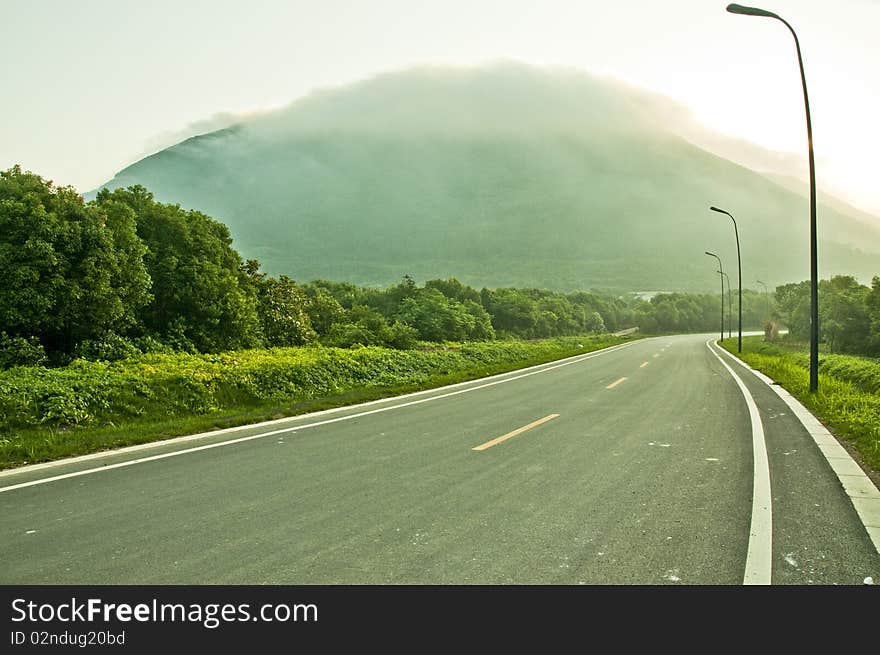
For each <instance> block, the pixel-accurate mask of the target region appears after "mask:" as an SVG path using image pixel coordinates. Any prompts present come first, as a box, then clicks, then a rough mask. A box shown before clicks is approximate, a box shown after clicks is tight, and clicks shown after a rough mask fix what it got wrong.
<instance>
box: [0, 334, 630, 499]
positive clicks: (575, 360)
mask: <svg viewBox="0 0 880 655" xmlns="http://www.w3.org/2000/svg"><path fill="white" fill-rule="evenodd" d="M636 343H638V341H630V342H629V343H624V344H620V345H618V346H611V347H610V348H604V349H602V350H596V351H594V352H591V353H587V354H584V355H574V356H573V357H571V358H569V359H565V360H561V361H560V362H558V363H555V364H552V365H550V366H548V365H547V364H537V365H535V366H531V367H528V368H524V369H520V371H528V372H527V373H520V374H519V375H513V376H511V375H510V374H511V373H513V372H514V371H508V372H507V373H499V374H497V375H492V376H489V377H487V378H481V379H482V380H491V382H486V383H485V384H479V385H477V386H470V387H467V388H465V389H457V390H456V391H447V392H446V393H442V394H438V395H435V396H430V397H428V398H420V399H418V400H410V401H408V402H405V403H399V404H397V405H391V406H389V407H379V408H377V409H371V410H368V411H364V412H358V413H356V414H348V415H346V416H338V417H336V418H330V419H326V420H323V421H315V422H313V423H306V424H304V425H295V426H291V427H286V428H279V429H277V430H269V431H268V432H260V433H258V434H252V435H248V436H246V437H238V438H237V439H229V440H228V441H218V442H216V443H210V444H206V445H204V446H195V447H192V448H184V449H181V450H175V451H171V452H167V453H161V454H159V455H151V456H149V457H140V458H138V459H132V460H127V461H124V462H117V463H115V464H107V465H103V466H97V467H96V468H91V469H83V470H81V471H73V472H71V473H62V474H60V475H54V476H51V477H48V478H40V479H38V480H30V481H28V482H21V483H18V484H11V485H9V486H6V487H0V493H3V492H5V491H13V490H15V489H24V488H26V487H34V486H37V485H40V484H46V483H48V482H56V481H58V480H66V479H68V478H76V477H80V476H83V475H91V474H92V473H99V472H101V471H111V470H113V469H118V468H124V467H126V466H134V465H135V464H143V463H146V462H153V461H157V460H160V459H167V458H169V457H177V456H178V455H185V454H188V453H195V452H199V451H202V450H211V449H213V448H220V447H222V446H230V445H233V444H239V443H244V442H246V441H253V440H255V439H262V438H264V437H271V436H275V435H278V434H286V433H290V432H296V431H297V430H305V429H307V428H313V427H318V426H321V425H328V424H330V423H338V422H340V421H350V420H352V419H355V418H360V417H362V416H368V415H370V414H379V413H381V412H390V411H392V410H395V409H401V408H403V407H409V406H411V405H420V404H422V403H427V402H431V401H434V400H440V399H442V398H449V397H450V396H457V395H459V394H463V393H470V392H471V391H478V390H479V389H485V388H487V387H492V386H495V385H496V384H504V383H506V382H513V381H514V380H520V379H522V378H526V377H530V376H532V375H537V374H539V373H546V372H547V371H552V370H555V369H557V368H562V367H563V366H570V365H571V364H579V363H580V362H584V361H586V360H588V359H593V358H594V357H599V356H601V355H605V354H608V353H611V352H615V351H617V350H621V349H623V348H627V347H629V346H632V345H633V344H636ZM508 376H509V377H508ZM499 378H500V379H499ZM479 381H480V380H479V379H478V380H470V381H468V382H458V383H456V384H452V385H449V386H447V387H438V388H437V389H425V390H423V391H416V392H414V393H411V394H407V395H404V396H397V397H396V398H382V399H379V400H372V401H370V402H367V403H363V404H362V405H355V406H353V407H367V406H370V405H375V404H378V403H383V402H390V401H394V400H400V399H402V398H412V397H414V396H421V395H424V394H427V393H431V392H435V393H436V392H437V391H442V390H443V389H453V388H457V387H461V386H464V385H467V384H474V383H475V382H479ZM353 407H335V408H333V409H328V410H324V411H321V412H315V413H314V414H303V415H302V416H292V417H288V418H284V419H277V420H275V421H267V422H266V423H265V424H264V425H272V424H277V423H280V422H290V421H297V420H303V419H308V418H314V417H317V416H322V415H327V414H330V413H335V412H340V411H343V410H346V409H348V410H351V409H353ZM260 425H261V424H255V425H249V426H247V425H243V426H239V427H236V428H226V429H223V430H217V431H215V432H208V433H204V434H200V435H189V436H186V437H180V438H179V441H181V442H186V441H192V440H195V439H200V438H206V437H210V436H212V435H214V434H222V433H225V432H234V431H239V430H245V429H248V428H250V429H254V428H258V427H260ZM162 444H165V445H167V444H168V440H165V441H163V442H153V443H152V444H141V445H139V446H132V447H131V448H130V450H131V451H136V450H141V449H145V448H148V447H150V446H158V445H162ZM127 451H129V449H124V450H123V451H108V452H107V453H106V454H105V453H93V454H91V455H83V456H82V457H81V458H75V459H76V460H77V461H81V460H84V459H87V460H91V459H100V458H103V457H105V456H110V455H114V454H116V455H118V454H122V453H123V452H127ZM65 463H67V464H69V463H72V461H71V460H67V461H65V460H58V461H57V462H48V463H46V464H37V465H35V468H41V469H42V468H50V467H54V466H61V465H63V464H65ZM30 470H33V469H30ZM26 472H27V470H25V469H10V470H8V471H3V472H0V477H5V476H11V475H15V474H17V473H26Z"/></svg>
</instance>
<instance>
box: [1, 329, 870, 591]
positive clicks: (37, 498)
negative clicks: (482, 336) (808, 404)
mask: <svg viewBox="0 0 880 655" xmlns="http://www.w3.org/2000/svg"><path fill="white" fill-rule="evenodd" d="M709 336H710V335H702V336H678V337H661V338H653V339H644V340H638V341H634V342H631V343H628V344H626V345H625V346H623V347H618V348H616V349H611V350H608V351H602V352H599V353H593V354H590V355H587V356H582V357H579V358H575V359H572V360H566V361H564V362H559V363H554V364H548V365H544V366H541V367H536V368H533V369H529V370H527V371H521V372H514V373H510V374H505V375H502V376H496V377H494V378H491V379H487V380H482V381H475V382H471V383H466V384H463V385H456V386H454V387H452V388H446V389H441V390H435V391H431V392H423V393H420V394H414V395H410V396H408V397H403V398H400V399H390V400H385V401H378V402H374V403H370V404H368V405H366V406H361V407H353V408H345V409H340V410H332V411H329V412H322V413H320V414H318V415H312V416H306V417H299V418H294V419H285V420H283V421H280V422H273V423H271V424H269V425H263V426H255V427H254V426H252V427H248V428H246V429H237V430H232V431H226V432H223V433H220V434H216V435H213V436H210V437H204V438H199V439H195V440H186V439H184V440H179V441H175V442H173V443H170V444H169V443H166V444H163V445H160V446H155V447H148V448H140V449H135V450H133V451H132V452H126V453H116V454H111V455H108V456H100V457H96V458H88V459H85V460H82V461H76V462H68V463H63V464H60V465H53V466H49V467H45V468H42V469H37V470H27V471H20V472H16V473H12V474H6V475H3V476H0V514H2V526H0V552H2V553H3V561H2V567H0V583H2V584H313V583H322V584H566V585H568V584H619V585H630V584H648V585H655V584H685V585H695V584H700V585H704V584H712V585H716V584H717V585H728V584H730V585H739V584H742V583H743V582H744V580H745V579H746V578H747V577H748V575H749V567H752V568H753V569H755V570H757V571H758V573H757V574H756V575H758V576H759V578H760V575H761V572H760V571H761V570H762V566H763V565H762V563H761V562H762V559H761V558H762V553H763V556H765V559H766V568H765V573H766V575H767V576H768V577H767V579H766V580H765V581H764V582H772V583H774V584H859V585H860V584H862V583H863V580H864V579H865V578H866V577H868V576H872V577H873V579H874V580H880V555H878V553H877V550H876V548H875V547H874V545H873V543H872V542H871V540H870V538H869V536H868V533H867V532H866V530H865V527H864V526H863V524H862V523H861V521H860V520H859V517H858V515H857V513H856V511H855V510H854V508H853V504H852V502H851V501H850V500H849V498H848V497H847V496H846V495H845V494H844V492H843V489H842V487H841V485H840V483H839V481H838V479H837V477H836V476H835V474H834V472H833V471H832V470H831V468H830V467H829V464H828V462H827V460H826V459H825V458H824V456H823V455H822V453H821V452H820V450H819V449H818V448H817V446H816V444H815V443H814V442H813V441H812V438H811V437H810V435H809V433H808V432H807V431H806V429H804V427H803V426H802V425H801V424H800V422H798V421H797V420H796V419H795V417H794V416H792V413H791V411H790V410H789V408H788V407H787V406H786V405H785V404H784V403H783V402H782V400H781V399H780V398H779V397H778V396H777V395H776V394H775V393H774V392H773V391H772V390H771V389H770V388H769V387H768V386H767V385H766V384H764V383H763V382H761V381H760V380H758V379H757V378H755V377H754V375H752V374H751V373H749V372H748V371H746V369H744V368H742V367H740V366H738V365H736V364H734V363H732V362H731V363H730V366H731V368H732V369H734V370H735V371H736V373H737V374H738V375H740V376H741V377H742V380H743V384H744V385H745V387H746V388H747V390H748V391H749V392H750V395H751V396H752V397H753V398H754V401H755V406H756V408H757V411H758V412H759V415H760V419H761V420H760V424H761V425H762V426H763V432H764V442H765V443H766V464H767V472H768V473H769V490H767V491H768V493H769V496H768V499H767V500H768V502H767V503H765V505H766V506H764V505H761V502H757V503H756V509H755V511H754V512H753V489H756V488H757V487H756V486H755V480H756V479H760V477H761V476H760V473H759V474H758V478H756V477H755V471H756V468H757V467H756V466H755V461H756V459H755V458H754V457H753V452H758V451H757V450H755V448H756V446H755V444H756V443H757V442H756V441H755V435H754V434H753V420H752V417H751V416H750V412H749V407H748V405H747V402H746V400H745V396H744V394H743V393H742V391H741V390H740V388H739V386H738V384H737V382H736V380H735V379H734V377H733V375H732V373H731V371H730V370H728V369H727V368H726V367H725V366H724V365H723V364H722V362H721V360H720V359H719V357H718V356H717V355H715V354H713V352H712V351H711V349H710V346H709V345H708V344H707V341H708V340H709ZM726 361H730V360H726ZM480 446H483V448H482V449H480V450H475V448H477V447H480ZM758 459H759V460H760V457H759V458H758ZM132 460H139V461H138V462H136V463H131V462H132ZM144 460H146V461H144ZM759 464H760V462H759ZM47 478H50V479H49V480H48V481H46V480H47ZM758 486H760V485H758ZM755 498H756V499H758V501H761V493H760V490H759V492H758V493H757V494H756V495H755ZM771 499H772V500H771ZM759 505H760V506H759ZM762 512H764V514H766V516H764V518H765V519H768V522H766V524H764V528H763V529H764V532H765V534H762V523H761V521H762V519H761V516H762ZM753 513H754V514H755V515H756V517H757V519H756V522H753ZM751 533H754V534H753V535H752V536H751V537H750V534H751ZM753 573H754V571H753Z"/></svg>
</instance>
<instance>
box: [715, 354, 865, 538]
mask: <svg viewBox="0 0 880 655" xmlns="http://www.w3.org/2000/svg"><path fill="white" fill-rule="evenodd" d="M716 346H717V343H716ZM718 349H719V350H720V351H721V352H723V353H724V354H725V355H727V356H728V357H730V358H731V359H732V360H733V361H735V362H736V363H737V364H739V365H740V366H742V367H743V368H745V369H747V370H749V371H751V372H752V373H753V374H754V375H755V377H757V378H758V379H759V380H761V381H762V382H764V383H765V384H766V385H767V386H768V387H770V388H771V389H773V391H775V392H776V395H777V396H779V397H780V398H781V399H782V401H783V402H784V403H785V404H786V405H788V407H789V409H791V411H792V413H793V414H794V415H795V416H796V417H797V419H798V420H799V421H800V422H801V424H802V425H803V426H804V428H805V429H806V431H807V432H809V434H810V436H811V437H813V441H815V442H816V445H817V446H818V447H819V450H820V451H822V454H823V455H824V456H825V459H826V460H827V461H828V464H829V465H830V466H831V469H832V470H833V471H834V473H835V475H837V479H838V480H840V484H841V486H842V487H843V490H844V491H845V492H846V495H847V496H848V497H849V499H850V501H851V502H852V504H853V507H854V508H855V510H856V513H857V514H858V515H859V519H861V521H862V525H864V526H865V530H866V531H867V532H868V536H869V537H870V538H871V541H872V542H873V543H874V548H875V549H876V550H877V552H878V553H880V490H878V489H877V487H876V486H874V483H873V482H872V481H871V478H869V477H868V476H867V475H865V472H864V471H863V470H862V468H861V467H860V466H859V465H858V464H857V463H856V462H855V460H853V458H852V457H850V454H849V453H848V452H847V451H846V449H845V448H844V447H843V446H841V445H840V442H839V441H838V440H837V437H835V436H834V435H833V434H831V432H829V431H828V428H826V427H825V426H824V425H822V423H821V422H820V421H819V419H817V418H816V417H815V416H814V415H813V414H812V413H811V412H810V410H808V409H807V408H806V407H804V406H803V404H801V402H800V401H799V400H798V399H797V398H795V397H794V396H792V395H791V394H790V393H789V392H788V391H786V390H785V389H783V388H782V387H781V386H780V385H779V384H777V383H776V382H774V381H773V380H772V379H770V378H769V377H767V376H766V375H764V374H763V373H761V371H759V370H757V369H754V368H752V367H751V366H749V365H748V364H747V363H745V362H744V361H742V360H741V359H740V358H739V357H737V356H736V355H734V354H732V353H730V352H728V351H727V350H726V349H724V348H721V347H719V348H718Z"/></svg>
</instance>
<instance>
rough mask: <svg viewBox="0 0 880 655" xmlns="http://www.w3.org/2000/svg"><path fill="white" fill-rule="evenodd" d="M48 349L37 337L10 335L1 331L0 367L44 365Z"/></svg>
mask: <svg viewBox="0 0 880 655" xmlns="http://www.w3.org/2000/svg"><path fill="white" fill-rule="evenodd" d="M45 363H46V351H45V350H44V349H43V346H42V344H41V343H40V340H39V339H37V338H36V337H28V338H27V339H25V338H24V337H10V336H9V335H8V334H6V332H0V369H3V368H12V367H13V366H42V365H43V364H45Z"/></svg>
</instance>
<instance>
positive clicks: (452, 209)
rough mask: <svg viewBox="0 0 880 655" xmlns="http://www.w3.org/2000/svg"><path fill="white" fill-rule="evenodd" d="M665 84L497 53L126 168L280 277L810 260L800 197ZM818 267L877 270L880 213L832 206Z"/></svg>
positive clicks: (675, 277) (633, 276)
mask: <svg viewBox="0 0 880 655" xmlns="http://www.w3.org/2000/svg"><path fill="white" fill-rule="evenodd" d="M670 108H672V110H673V111H674V109H675V108H674V106H673V105H670V103H669V102H668V101H666V100H664V99H663V98H660V97H657V96H653V95H649V94H647V93H644V92H641V91H636V90H634V89H631V88H628V87H624V86H622V85H619V84H616V83H613V82H609V81H607V80H600V79H595V78H592V77H589V76H586V75H583V74H580V73H573V72H566V71H543V70H536V69H531V68H527V67H524V66H520V65H513V64H505V65H496V66H491V67H486V68H481V69H467V70H455V69H433V68H427V69H415V70H411V71H405V72H402V73H395V74H388V75H383V76H379V77H376V78H373V79H371V80H367V81H365V82H361V83H358V84H355V85H352V86H349V87H345V88H342V89H338V90H334V91H328V92H322V93H318V94H315V95H312V96H310V97H308V98H306V99H304V100H301V101H299V102H297V103H294V104H293V105H291V106H290V107H288V108H287V109H284V110H280V111H278V112H275V113H273V114H270V115H265V116H263V117H260V118H258V119H253V120H250V121H247V122H244V123H241V124H239V125H235V126H233V127H231V128H228V129H225V130H221V131H218V132H213V133H210V134H207V135H203V136H198V137H193V138H191V139H188V140H186V141H184V142H182V143H180V144H178V145H176V146H173V147H171V148H168V149H166V150H163V151H161V152H159V153H156V154H155V155H152V156H151V157H147V158H146V159H143V160H141V161H139V162H137V163H136V164H133V165H132V166H129V167H128V168H126V169H125V170H123V171H121V172H120V173H119V174H118V175H117V176H116V177H114V179H113V180H111V181H110V182H109V183H108V184H107V186H109V187H110V188H115V187H118V186H129V185H132V184H142V185H144V186H146V187H147V188H149V189H151V190H152V191H153V192H154V193H155V194H156V197H157V198H158V199H159V200H162V201H163V202H174V203H179V204H181V205H183V206H186V207H193V208H198V209H200V210H202V211H205V212H206V213H208V214H210V215H212V216H213V217H215V218H217V219H218V220H221V221H223V222H224V223H226V224H227V225H228V226H229V227H230V230H231V232H232V234H233V236H234V238H235V245H236V247H237V248H238V250H239V251H240V252H242V254H243V255H244V256H245V257H255V258H257V259H259V260H260V261H261V262H262V263H263V265H264V268H265V269H266V270H267V271H269V272H271V273H274V274H282V273H283V274H287V275H289V276H291V277H293V278H294V279H297V280H301V281H308V280H311V279H314V278H318V277H323V278H328V279H333V280H340V281H342V280H345V281H351V282H356V283H360V284H381V285H384V284H388V283H392V282H395V281H397V280H399V279H400V278H401V277H402V276H403V275H404V274H410V275H412V276H413V277H415V278H416V279H428V278H434V277H447V276H451V275H454V276H456V277H458V278H459V279H461V280H462V281H464V282H466V283H470V284H473V285H475V286H483V285H485V286H504V285H516V286H538V287H547V288H553V289H577V288H606V289H615V290H635V289H681V290H714V289H715V288H716V284H717V276H716V274H715V273H714V270H715V267H714V265H713V263H712V261H714V260H710V259H709V258H708V257H706V256H705V255H704V254H703V252H704V251H705V250H713V251H715V252H717V253H718V254H719V255H720V256H721V258H722V260H723V261H724V265H725V269H726V271H728V272H729V273H731V276H732V277H731V279H732V280H734V283H735V270H736V268H735V260H736V247H735V241H734V235H733V229H732V225H731V223H730V221H729V220H728V219H727V218H726V217H724V216H721V215H718V214H715V213H713V212H709V211H708V207H709V205H717V206H720V207H722V208H724V209H727V210H728V211H730V212H731V213H733V214H734V216H736V217H737V222H738V225H739V232H740V239H741V246H742V254H743V271H744V272H743V284H744V286H755V285H754V280H755V278H760V279H762V280H764V281H765V282H767V283H768V284H776V283H783V282H787V281H793V280H802V279H807V278H808V277H809V254H808V220H809V208H808V203H807V201H806V199H805V198H803V197H802V196H801V195H799V194H797V193H793V192H792V191H789V190H787V189H784V188H782V187H781V186H779V185H778V184H775V183H774V182H772V181H771V180H769V179H767V178H766V177H763V176H761V175H759V174H757V173H755V172H753V171H750V170H748V169H746V168H743V167H741V166H738V165H735V164H733V163H731V162H729V161H727V160H724V159H722V158H720V157H717V156H715V155H712V154H710V153H708V152H706V151H703V150H700V149H699V148H697V147H695V146H693V145H691V144H690V143H688V142H686V141H685V140H683V139H681V138H679V137H678V136H676V135H675V134H673V133H672V132H671V131H669V130H668V129H667V128H666V127H665V125H664V124H663V120H664V117H666V116H668V115H669V112H670ZM819 229H820V239H821V241H820V275H822V276H827V275H830V274H832V273H833V274H841V273H848V274H854V275H856V276H857V277H859V278H860V279H862V280H863V281H866V280H869V279H870V276H871V275H873V274H880V229H877V228H876V227H875V226H873V225H871V224H869V223H866V222H865V221H863V220H859V219H857V218H855V217H852V216H848V215H847V214H846V213H845V212H842V211H839V210H838V209H835V208H832V207H829V206H826V205H823V206H821V207H820V210H819Z"/></svg>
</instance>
